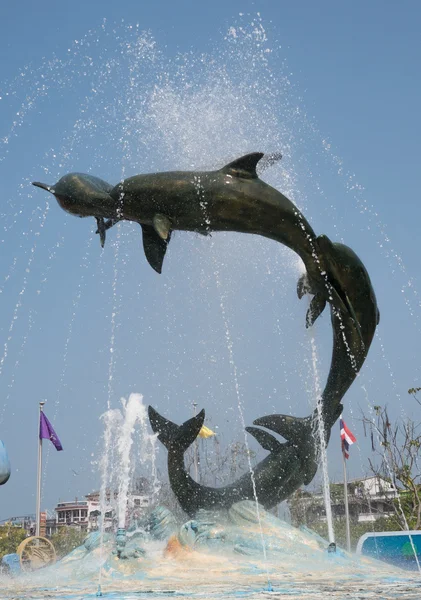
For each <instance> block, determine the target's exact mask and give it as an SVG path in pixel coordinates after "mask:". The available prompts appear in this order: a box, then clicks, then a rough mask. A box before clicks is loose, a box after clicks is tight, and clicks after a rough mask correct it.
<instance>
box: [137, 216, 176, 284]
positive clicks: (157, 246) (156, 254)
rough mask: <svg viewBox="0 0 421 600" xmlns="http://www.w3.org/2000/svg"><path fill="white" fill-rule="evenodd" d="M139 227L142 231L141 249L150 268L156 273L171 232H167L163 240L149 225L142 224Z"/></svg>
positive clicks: (160, 267) (158, 271)
mask: <svg viewBox="0 0 421 600" xmlns="http://www.w3.org/2000/svg"><path fill="white" fill-rule="evenodd" d="M141 227H142V232H143V250H144V251H145V256H146V260H147V261H148V263H149V264H150V265H151V267H152V269H154V270H155V271H156V272H157V273H161V271H162V263H163V262H164V257H165V252H166V251H167V246H168V243H169V241H170V239H171V233H169V234H168V237H167V239H166V240H163V239H162V238H161V237H160V236H159V235H158V234H157V232H156V231H155V228H154V227H152V226H151V225H142V226H141Z"/></svg>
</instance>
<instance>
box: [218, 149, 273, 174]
mask: <svg viewBox="0 0 421 600" xmlns="http://www.w3.org/2000/svg"><path fill="white" fill-rule="evenodd" d="M263 156H264V154H263V152H252V153H251V154H246V155H245V156H241V157H240V158H237V159H236V160H233V161H232V162H230V163H229V164H228V165H225V167H222V169H220V171H221V172H222V173H226V174H227V175H231V176H232V177H243V178H245V179H257V172H256V165H257V163H258V162H259V160H260V159H261V158H263Z"/></svg>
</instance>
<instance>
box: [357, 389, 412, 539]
mask: <svg viewBox="0 0 421 600" xmlns="http://www.w3.org/2000/svg"><path fill="white" fill-rule="evenodd" d="M420 391H421V388H411V389H410V390H408V393H409V394H410V395H412V396H413V397H414V399H415V400H416V402H418V404H421V403H420V399H419V398H418V397H417V393H418V392H420ZM374 413H375V414H374V418H370V417H367V416H365V414H364V413H363V418H362V421H363V424H364V427H365V429H366V430H367V429H368V430H369V431H370V436H371V444H372V449H373V454H374V457H373V458H370V457H369V458H368V465H369V468H370V471H371V473H372V474H373V475H375V476H376V477H379V478H381V479H382V480H385V481H388V482H391V483H392V484H393V486H394V488H395V489H396V490H397V491H398V496H397V498H396V499H395V500H393V501H392V502H391V506H392V507H393V510H394V516H393V517H392V521H394V524H395V528H398V529H406V528H407V525H408V527H409V528H410V529H421V469H420V466H421V465H420V461H421V422H419V421H414V420H413V419H411V418H409V417H400V418H398V419H397V420H396V421H395V422H394V423H392V422H391V421H390V419H389V415H388V412H387V406H384V407H382V406H375V407H374Z"/></svg>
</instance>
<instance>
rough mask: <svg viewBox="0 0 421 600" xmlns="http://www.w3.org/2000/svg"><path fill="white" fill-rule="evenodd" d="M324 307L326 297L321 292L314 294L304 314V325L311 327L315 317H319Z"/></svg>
mask: <svg viewBox="0 0 421 600" xmlns="http://www.w3.org/2000/svg"><path fill="white" fill-rule="evenodd" d="M325 307H326V298H325V297H324V296H323V295H322V294H316V295H315V296H314V298H313V299H312V301H311V302H310V307H309V309H308V311H307V315H306V327H307V328H308V327H311V326H312V325H313V324H314V322H315V321H316V319H317V318H318V317H320V315H321V314H322V312H323V311H324V309H325Z"/></svg>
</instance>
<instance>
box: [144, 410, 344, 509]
mask: <svg viewBox="0 0 421 600" xmlns="http://www.w3.org/2000/svg"><path fill="white" fill-rule="evenodd" d="M340 410H341V407H339V408H338V411H339V412H338V414H337V415H335V420H336V418H337V417H338V416H339V414H340ZM148 412H149V420H150V423H151V426H152V429H153V431H154V432H155V433H157V434H158V439H159V440H160V441H161V442H162V444H163V445H164V446H165V447H166V448H167V450H168V476H169V479H170V485H171V489H172V490H173V492H174V494H175V496H176V497H177V500H178V502H179V503H180V506H181V507H182V509H183V510H184V511H185V512H186V513H187V514H188V515H190V516H194V515H195V513H196V512H197V511H198V510H199V509H201V508H204V509H212V508H230V507H231V506H232V504H234V503H235V502H239V501H240V500H253V499H254V498H255V494H254V489H255V490H256V496H257V499H258V501H259V503H260V504H261V505H262V506H264V507H265V508H266V509H269V508H272V507H273V506H276V505H277V504H279V502H282V500H285V499H286V498H288V497H289V496H290V495H291V494H292V493H293V492H294V491H295V490H296V489H298V488H299V487H300V486H301V485H303V484H308V483H310V482H311V480H312V479H313V477H314V475H315V474H316V471H317V449H316V445H315V443H314V439H313V436H312V426H313V419H312V418H307V419H299V418H297V419H295V418H294V417H285V418H286V419H287V421H285V423H286V425H285V426H283V425H282V423H281V422H280V423H279V424H277V429H278V433H280V434H281V435H283V436H284V437H285V439H286V440H287V442H284V443H282V442H280V441H279V440H277V439H276V438H275V437H274V436H273V435H271V434H270V433H268V432H266V431H263V430H262V429H257V428H256V427H246V431H248V432H249V433H251V434H252V435H253V436H254V437H255V438H256V439H257V441H258V442H259V443H260V444H261V446H262V447H263V448H264V449H265V450H269V452H270V454H269V455H268V456H267V457H266V458H264V459H263V460H262V461H260V462H259V464H258V465H257V466H256V467H254V468H253V478H252V476H251V473H250V472H248V473H245V474H244V475H242V476H241V477H240V478H239V479H237V480H236V481H234V482H233V483H231V484H229V485H227V486H224V487H221V488H213V487H209V486H205V485H201V484H200V483H198V482H197V481H195V480H194V479H193V478H192V477H191V476H190V474H189V473H188V472H187V471H186V468H185V465H184V453H185V452H186V450H187V449H188V448H189V447H190V446H191V444H192V443H193V442H194V440H195V439H196V437H197V436H198V434H199V431H200V429H201V428H202V425H203V421H204V419H205V411H204V410H201V411H200V413H199V414H198V415H196V416H195V417H193V418H192V419H189V420H188V421H186V422H185V423H183V425H180V426H179V425H176V424H175V423H173V422H171V421H169V420H168V419H166V418H164V417H163V416H161V415H160V414H159V413H158V412H157V411H156V410H155V409H154V408H152V406H149V407H148ZM275 416H277V417H279V416H280V415H275Z"/></svg>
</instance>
